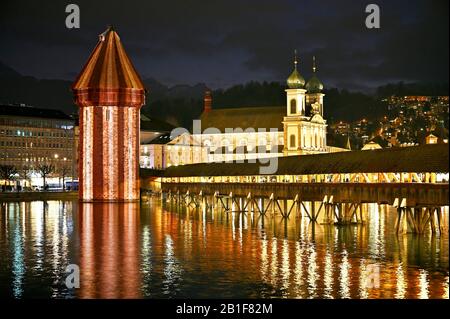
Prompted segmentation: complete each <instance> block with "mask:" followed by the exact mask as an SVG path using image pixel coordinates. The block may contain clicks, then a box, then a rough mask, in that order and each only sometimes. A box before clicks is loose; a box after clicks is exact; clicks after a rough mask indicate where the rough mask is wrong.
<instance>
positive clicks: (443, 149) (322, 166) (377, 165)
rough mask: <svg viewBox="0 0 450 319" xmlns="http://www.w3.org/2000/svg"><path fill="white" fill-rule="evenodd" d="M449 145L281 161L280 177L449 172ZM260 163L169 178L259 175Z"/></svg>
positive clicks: (176, 170) (182, 170) (198, 168)
mask: <svg viewBox="0 0 450 319" xmlns="http://www.w3.org/2000/svg"><path fill="white" fill-rule="evenodd" d="M448 153H449V149H448V145H447V144H435V145H422V146H414V147H398V148H388V149H379V150H368V151H350V152H340V153H327V154H315V155H300V156H286V157H279V158H278V170H277V172H276V174H277V175H285V174H286V175H308V174H334V173H389V172H441V173H447V172H448V171H449V158H448ZM260 165H262V164H260V163H258V162H257V163H206V164H205V163H202V164H191V165H182V166H171V167H169V168H167V169H166V171H165V173H164V176H166V177H184V176H242V175H259V168H260Z"/></svg>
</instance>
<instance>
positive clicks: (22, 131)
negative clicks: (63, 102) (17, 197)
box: [0, 105, 77, 187]
mask: <svg viewBox="0 0 450 319" xmlns="http://www.w3.org/2000/svg"><path fill="white" fill-rule="evenodd" d="M74 128H75V121H74V120H73V119H72V118H71V117H69V116H68V115H66V114H64V113H63V112H61V111H58V110H49V109H41V108H35V107H28V106H10V105H0V165H12V166H14V167H15V168H16V170H17V171H18V176H16V178H15V180H16V183H17V182H18V183H19V185H21V186H23V187H27V186H32V185H33V186H43V179H42V176H41V175H40V173H39V166H40V165H53V167H54V168H55V169H54V172H53V173H51V174H50V175H49V176H48V178H47V183H48V184H49V183H58V184H60V183H61V181H60V177H61V176H62V175H65V177H66V178H69V179H70V178H73V179H75V178H76V177H77V166H76V145H75V142H76V141H75V137H74ZM63 170H64V174H63ZM3 182H4V181H3Z"/></svg>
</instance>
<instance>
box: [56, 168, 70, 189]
mask: <svg viewBox="0 0 450 319" xmlns="http://www.w3.org/2000/svg"><path fill="white" fill-rule="evenodd" d="M69 174H70V168H69V167H67V166H66V165H64V166H63V167H61V168H60V169H59V175H60V176H61V178H62V181H63V191H65V190H66V182H65V181H66V177H67V176H69Z"/></svg>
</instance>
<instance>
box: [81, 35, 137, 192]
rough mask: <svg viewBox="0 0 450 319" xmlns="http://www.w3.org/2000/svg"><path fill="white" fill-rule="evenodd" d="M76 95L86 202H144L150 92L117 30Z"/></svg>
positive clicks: (100, 47) (101, 45) (106, 38)
mask: <svg viewBox="0 0 450 319" xmlns="http://www.w3.org/2000/svg"><path fill="white" fill-rule="evenodd" d="M72 90H73V92H74V95H75V102H76V103H77V105H78V106H79V108H80V109H79V122H80V124H79V128H80V142H79V148H78V152H79V163H78V165H79V171H78V172H79V198H80V200H83V201H133V200H138V199H139V125H140V108H141V106H142V105H143V104H144V103H145V89H144V85H143V84H142V81H141V79H140V77H139V75H138V74H137V72H136V70H135V69H134V67H133V65H132V64H131V61H130V60H129V58H128V56H127V54H126V53H125V50H124V48H123V46H122V44H121V42H120V38H119V35H118V34H117V33H116V32H115V31H114V30H113V28H112V27H109V28H108V29H107V30H106V31H105V32H104V33H102V34H101V35H100V36H99V42H98V43H97V46H96V47H95V48H94V51H93V52H92V53H91V55H90V57H89V59H88V61H87V63H86V65H85V66H84V68H83V70H82V71H81V73H80V75H79V76H78V78H77V79H76V81H75V83H74V84H73V86H72Z"/></svg>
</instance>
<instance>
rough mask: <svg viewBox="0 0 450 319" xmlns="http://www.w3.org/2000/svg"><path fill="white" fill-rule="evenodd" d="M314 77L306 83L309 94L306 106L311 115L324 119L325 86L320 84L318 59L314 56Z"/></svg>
mask: <svg viewBox="0 0 450 319" xmlns="http://www.w3.org/2000/svg"><path fill="white" fill-rule="evenodd" d="M312 71H313V76H312V77H311V79H309V81H308V82H307V83H306V86H305V88H306V90H307V91H308V93H307V94H306V105H308V106H309V110H310V111H311V113H319V114H320V115H321V116H322V117H323V97H324V96H325V94H323V93H322V90H323V84H322V82H320V80H319V78H318V77H317V74H316V71H317V67H316V57H315V56H313V67H312Z"/></svg>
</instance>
